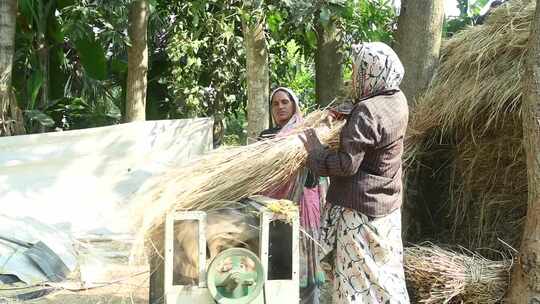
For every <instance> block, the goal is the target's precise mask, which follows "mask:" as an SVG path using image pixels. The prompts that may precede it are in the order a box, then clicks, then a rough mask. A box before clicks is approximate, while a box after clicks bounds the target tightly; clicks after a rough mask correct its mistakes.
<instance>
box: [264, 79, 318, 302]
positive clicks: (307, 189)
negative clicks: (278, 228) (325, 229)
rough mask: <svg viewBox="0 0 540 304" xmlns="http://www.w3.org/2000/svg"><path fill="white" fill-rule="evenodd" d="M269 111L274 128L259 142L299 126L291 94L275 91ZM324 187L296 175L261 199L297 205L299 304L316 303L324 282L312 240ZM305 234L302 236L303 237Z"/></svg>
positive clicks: (308, 174) (299, 116)
mask: <svg viewBox="0 0 540 304" xmlns="http://www.w3.org/2000/svg"><path fill="white" fill-rule="evenodd" d="M270 108H271V113H272V118H273V120H274V123H275V125H276V126H275V127H274V128H270V129H267V130H264V131H263V132H262V133H261V134H260V136H259V137H260V138H262V139H265V138H272V137H275V136H278V137H279V136H286V135H288V134H289V133H290V132H291V131H292V130H293V129H294V127H295V126H297V125H298V124H301V123H302V122H303V118H302V112H301V111H300V103H299V100H298V98H297V97H296V95H295V94H294V92H293V91H292V90H290V89H289V88H285V87H279V88H277V89H275V90H274V91H273V92H272V94H270ZM323 189H324V185H321V184H320V183H319V180H318V179H316V178H315V177H314V176H313V174H311V172H310V171H309V170H307V169H306V170H303V171H302V172H299V173H298V175H297V176H296V178H293V179H292V180H291V181H285V182H284V183H283V184H282V185H280V186H279V187H276V188H275V189H272V190H270V191H269V192H267V193H265V195H267V196H269V197H272V198H275V199H289V200H291V201H294V202H299V206H300V208H299V209H300V224H301V226H302V231H303V233H302V236H301V239H300V298H301V303H306V304H316V303H319V294H320V292H319V286H321V285H322V284H323V283H324V281H325V278H324V272H323V270H322V269H321V268H320V266H319V260H318V256H319V254H318V251H319V249H318V248H319V247H318V246H317V244H316V243H315V240H317V239H318V238H319V229H320V206H321V203H322V201H321V198H324V194H323V193H322V192H323ZM304 233H305V234H304ZM274 237H275V238H276V239H275V240H270V241H271V244H279V243H280V239H279V235H274Z"/></svg>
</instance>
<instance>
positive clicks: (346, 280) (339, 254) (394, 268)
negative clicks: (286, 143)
mask: <svg viewBox="0 0 540 304" xmlns="http://www.w3.org/2000/svg"><path fill="white" fill-rule="evenodd" d="M352 62H353V79H352V84H353V92H352V93H353V96H354V103H353V106H352V108H351V109H350V113H347V116H346V117H347V121H346V123H345V126H344V127H343V129H342V131H341V134H340V146H339V148H338V150H337V151H336V150H330V149H328V148H326V147H324V146H323V145H322V144H321V143H320V141H319V140H318V138H317V136H316V134H315V132H314V131H313V130H309V131H307V132H306V134H305V135H306V136H305V138H304V137H302V140H303V141H304V144H305V146H306V149H307V151H308V155H309V156H308V161H307V167H309V168H310V169H311V170H312V171H313V172H314V173H315V174H316V175H320V176H329V177H330V187H329V189H328V194H327V196H326V201H327V205H326V207H325V210H324V211H323V218H322V227H321V238H320V241H321V244H322V246H323V247H324V250H323V251H324V252H325V253H327V252H330V251H334V255H333V264H334V265H333V266H334V267H333V268H334V269H333V277H334V278H333V280H334V282H333V294H332V299H333V301H332V302H333V303H409V296H408V294H407V289H406V286H405V276H404V271H403V244H402V240H401V211H400V207H401V203H402V182H401V171H402V168H401V167H402V159H401V158H402V153H403V138H404V136H405V131H406V129H407V121H408V107H407V100H406V98H405V96H404V95H403V93H402V92H401V91H400V90H399V84H400V82H401V80H402V79H403V74H404V70H403V65H402V64H401V62H400V60H399V58H398V56H397V55H396V54H395V53H394V51H393V50H392V49H391V48H390V47H389V46H387V45H386V44H384V43H380V42H375V43H365V44H360V45H356V46H354V47H353V58H352Z"/></svg>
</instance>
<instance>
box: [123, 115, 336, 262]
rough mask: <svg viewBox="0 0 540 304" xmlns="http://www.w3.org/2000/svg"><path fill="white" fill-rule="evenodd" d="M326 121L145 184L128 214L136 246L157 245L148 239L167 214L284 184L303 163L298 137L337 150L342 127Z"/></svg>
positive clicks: (318, 119) (309, 120) (310, 121)
mask: <svg viewBox="0 0 540 304" xmlns="http://www.w3.org/2000/svg"><path fill="white" fill-rule="evenodd" d="M327 118H328V113H327V111H315V112H313V113H311V114H309V115H308V116H307V117H306V118H305V120H304V123H303V124H302V125H300V126H299V127H297V128H296V129H295V130H293V131H292V132H291V134H290V135H288V136H283V137H277V138H274V139H270V140H264V141H259V142H256V143H253V144H250V145H247V146H241V147H233V148H221V149H217V150H214V151H211V152H209V153H208V154H206V155H204V156H202V157H201V158H199V159H197V160H195V161H193V162H191V163H190V164H188V165H186V166H182V167H179V168H175V169H172V170H169V171H168V172H166V173H165V174H163V175H162V176H160V177H159V178H155V179H154V180H153V181H149V182H148V183H147V184H146V185H145V186H144V188H143V189H141V191H140V192H139V193H138V194H136V195H135V197H133V204H132V205H133V209H132V210H131V211H132V212H131V213H132V215H133V220H134V223H135V224H136V227H137V229H138V232H139V237H138V244H139V245H142V244H143V243H144V242H143V241H144V240H145V239H146V240H147V239H149V238H152V239H153V240H156V239H157V240H159V239H161V238H160V237H152V235H153V234H154V232H156V233H157V232H158V231H159V227H160V225H161V224H162V223H163V222H164V220H165V216H166V214H167V213H168V212H170V211H173V210H177V211H189V210H205V211H208V210H214V209H219V208H224V207H227V206H228V205H229V204H231V202H235V201H238V200H240V199H242V198H245V197H248V196H251V195H254V194H258V193H262V192H264V191H267V190H269V189H271V188H272V187H275V186H277V185H279V184H282V183H283V182H285V181H288V180H289V179H290V178H291V177H293V176H294V175H295V174H296V172H297V171H298V169H300V168H301V167H302V166H303V164H304V163H305V161H306V158H307V152H306V150H305V148H304V145H303V143H302V140H301V139H300V138H299V136H298V134H299V133H301V132H303V131H304V130H305V129H308V128H314V129H315V131H316V133H317V135H318V137H319V138H320V139H321V142H322V143H323V144H327V145H330V146H337V143H338V141H339V133H340V130H341V128H342V126H343V124H344V122H343V121H339V122H336V123H333V124H329V123H328V119H327ZM139 249H140V248H139ZM135 251H138V250H135ZM139 253H141V252H139Z"/></svg>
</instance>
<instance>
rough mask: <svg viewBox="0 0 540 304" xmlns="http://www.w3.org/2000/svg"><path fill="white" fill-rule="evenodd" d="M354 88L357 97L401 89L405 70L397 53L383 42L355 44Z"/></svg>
mask: <svg viewBox="0 0 540 304" xmlns="http://www.w3.org/2000/svg"><path fill="white" fill-rule="evenodd" d="M352 48H353V90H354V92H353V93H354V97H355V98H356V99H360V98H364V97H368V96H372V95H377V94H379V93H382V92H385V91H390V90H399V84H400V83H401V80H402V79H403V75H404V74H405V71H404V69H403V65H402V64H401V61H400V60H399V58H398V56H397V54H396V53H395V52H394V50H392V48H391V47H389V46H388V45H386V44H384V43H382V42H369V43H360V44H356V45H353V47H352Z"/></svg>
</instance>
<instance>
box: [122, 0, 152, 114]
mask: <svg viewBox="0 0 540 304" xmlns="http://www.w3.org/2000/svg"><path fill="white" fill-rule="evenodd" d="M148 15H149V10H148V0H137V1H133V3H132V4H131V7H130V9H129V27H128V33H129V38H130V40H131V46H130V47H129V48H128V77H127V94H126V117H125V121H126V122H132V121H137V120H145V119H146V114H145V111H146V83H147V80H146V74H147V72H148V44H147V27H148Z"/></svg>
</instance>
